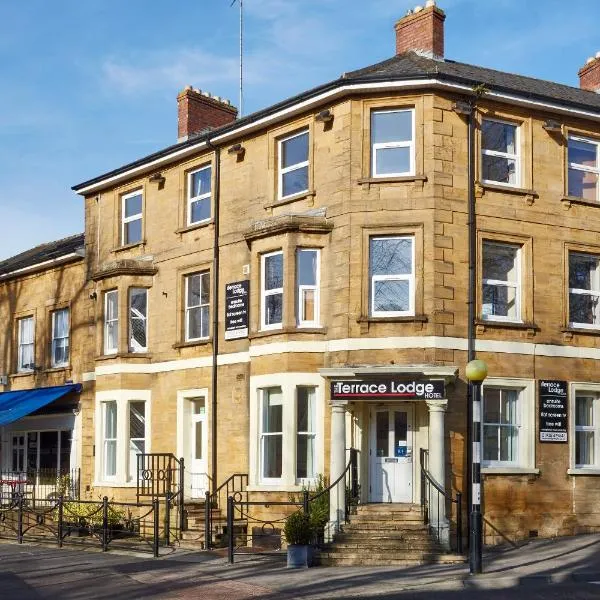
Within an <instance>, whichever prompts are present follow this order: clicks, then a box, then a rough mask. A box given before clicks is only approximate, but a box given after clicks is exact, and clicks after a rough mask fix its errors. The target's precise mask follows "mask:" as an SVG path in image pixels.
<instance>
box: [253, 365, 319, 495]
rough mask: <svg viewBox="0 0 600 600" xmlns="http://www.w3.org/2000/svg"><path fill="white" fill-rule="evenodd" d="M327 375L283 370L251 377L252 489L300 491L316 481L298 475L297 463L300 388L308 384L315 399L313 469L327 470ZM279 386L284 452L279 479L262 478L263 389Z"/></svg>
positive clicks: (316, 472)
mask: <svg viewBox="0 0 600 600" xmlns="http://www.w3.org/2000/svg"><path fill="white" fill-rule="evenodd" d="M325 386H326V383H325V379H323V377H321V375H319V374H318V373H286V374H285V377H282V376H281V374H280V373H271V374H268V375H255V376H252V377H250V465H249V467H250V468H249V487H248V489H249V490H253V491H300V490H302V487H303V485H304V486H306V485H313V484H314V483H315V482H316V477H315V478H313V479H298V478H297V477H296V467H297V446H296V442H297V434H298V432H297V389H298V388H299V387H309V388H314V390H315V392H314V393H315V399H314V403H315V404H314V405H315V408H314V419H315V420H314V432H313V433H314V435H315V442H314V470H315V475H317V474H319V473H324V472H325V464H324V455H325V447H324V440H325V401H324V398H325V397H326V388H325ZM267 388H280V389H281V391H282V401H283V415H282V416H283V418H282V421H283V426H282V429H283V441H282V448H283V456H282V473H281V478H280V479H268V480H264V479H263V478H262V473H263V471H262V462H261V460H262V457H261V452H262V450H261V445H262V444H261V441H260V434H261V431H262V390H263V389H267Z"/></svg>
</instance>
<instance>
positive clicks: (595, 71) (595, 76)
mask: <svg viewBox="0 0 600 600" xmlns="http://www.w3.org/2000/svg"><path fill="white" fill-rule="evenodd" d="M579 87H580V88H581V89H582V90H589V91H590V92H596V93H597V94H600V52H596V56H591V57H590V58H588V59H587V61H586V63H585V65H584V66H583V67H581V69H579Z"/></svg>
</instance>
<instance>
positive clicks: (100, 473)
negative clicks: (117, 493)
mask: <svg viewBox="0 0 600 600" xmlns="http://www.w3.org/2000/svg"><path fill="white" fill-rule="evenodd" d="M151 400H152V392H151V390H131V389H113V390H102V391H99V392H96V408H95V414H96V415H100V418H98V419H96V420H95V448H96V452H95V457H94V471H95V475H94V483H93V485H94V486H98V487H101V486H106V487H135V486H137V481H136V477H135V474H133V475H132V474H131V473H130V438H129V409H130V404H131V402H144V406H145V407H144V411H145V430H144V433H145V444H146V447H145V451H146V453H151V452H152V435H151V432H152V401H151ZM107 402H116V405H117V438H116V457H117V461H116V462H117V468H116V474H115V475H114V476H108V477H107V476H106V474H105V473H106V470H105V466H106V465H105V464H104V461H105V443H104V442H105V438H104V433H105V429H104V427H105V412H104V411H105V409H104V406H103V405H104V404H106V403H107Z"/></svg>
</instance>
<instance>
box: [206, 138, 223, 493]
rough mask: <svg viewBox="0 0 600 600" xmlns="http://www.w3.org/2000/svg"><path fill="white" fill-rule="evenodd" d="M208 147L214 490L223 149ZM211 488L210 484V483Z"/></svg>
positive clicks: (214, 478) (213, 474)
mask: <svg viewBox="0 0 600 600" xmlns="http://www.w3.org/2000/svg"><path fill="white" fill-rule="evenodd" d="M207 145H208V147H209V148H212V149H213V150H214V152H215V189H214V195H213V198H214V200H213V206H214V209H213V210H214V221H213V222H214V230H215V237H214V242H213V301H212V373H211V374H212V380H211V386H210V387H211V411H210V414H211V434H212V435H211V441H212V443H211V457H212V468H211V478H212V479H211V481H212V490H213V491H214V490H215V489H216V487H217V386H218V373H217V367H218V365H217V358H218V356H219V200H220V197H221V149H220V148H219V146H214V145H213V144H212V142H211V140H207ZM209 487H210V482H209Z"/></svg>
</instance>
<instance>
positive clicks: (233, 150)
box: [227, 144, 246, 158]
mask: <svg viewBox="0 0 600 600" xmlns="http://www.w3.org/2000/svg"><path fill="white" fill-rule="evenodd" d="M245 152H246V148H244V146H242V145H241V144H234V145H233V146H230V147H229V148H227V154H235V156H237V157H238V158H241V157H243V156H244V154H245Z"/></svg>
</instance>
